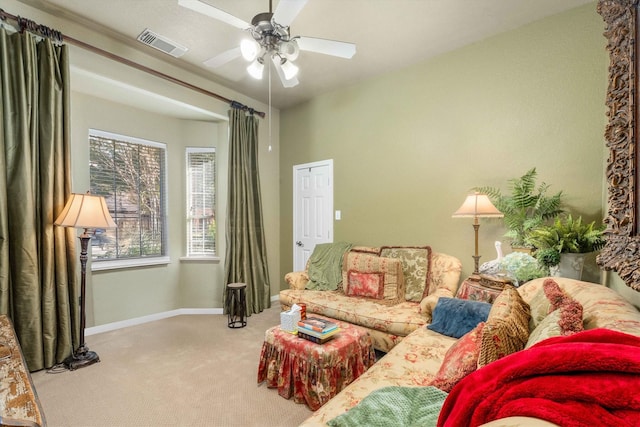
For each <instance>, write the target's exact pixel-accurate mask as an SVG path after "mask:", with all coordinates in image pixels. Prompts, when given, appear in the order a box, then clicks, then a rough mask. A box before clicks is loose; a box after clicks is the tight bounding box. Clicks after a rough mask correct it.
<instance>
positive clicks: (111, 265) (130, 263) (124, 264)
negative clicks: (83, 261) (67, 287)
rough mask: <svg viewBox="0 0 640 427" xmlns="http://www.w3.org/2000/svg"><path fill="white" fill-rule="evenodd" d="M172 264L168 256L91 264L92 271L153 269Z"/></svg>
mask: <svg viewBox="0 0 640 427" xmlns="http://www.w3.org/2000/svg"><path fill="white" fill-rule="evenodd" d="M170 262H171V259H170V258H169V257H168V256H164V257H153V258H135V259H119V260H114V261H95V262H92V263H91V271H105V270H119V269H124V268H136V267H151V266H154V265H167V264H169V263H170Z"/></svg>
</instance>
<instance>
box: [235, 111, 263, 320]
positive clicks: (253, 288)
mask: <svg viewBox="0 0 640 427" xmlns="http://www.w3.org/2000/svg"><path fill="white" fill-rule="evenodd" d="M229 133H230V135H229V203H228V214H227V230H226V234H227V251H226V258H225V278H226V283H246V285H247V290H246V296H247V314H248V315H249V316H250V315H251V313H260V312H261V311H262V310H264V309H265V308H269V307H270V306H271V291H270V290H271V285H270V284H269V272H268V268H267V249H266V245H265V239H264V223H263V220H262V202H261V198H260V179H259V177H258V175H259V173H258V119H257V118H256V117H255V116H254V115H253V114H247V112H246V111H245V110H244V109H242V108H236V107H234V106H233V105H232V108H231V110H229ZM226 291H227V290H226V286H225V288H224V299H223V300H224V301H226ZM225 310H227V307H225Z"/></svg>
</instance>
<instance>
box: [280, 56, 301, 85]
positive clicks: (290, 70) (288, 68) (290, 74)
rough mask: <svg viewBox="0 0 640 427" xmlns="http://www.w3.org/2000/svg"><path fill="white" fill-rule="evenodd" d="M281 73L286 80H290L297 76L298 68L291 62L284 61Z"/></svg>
mask: <svg viewBox="0 0 640 427" xmlns="http://www.w3.org/2000/svg"><path fill="white" fill-rule="evenodd" d="M282 72H283V73H284V78H285V79H286V80H291V79H292V78H294V77H295V76H297V75H298V67H297V66H296V65H295V64H294V63H293V62H291V61H287V60H286V59H285V60H284V61H283V63H282Z"/></svg>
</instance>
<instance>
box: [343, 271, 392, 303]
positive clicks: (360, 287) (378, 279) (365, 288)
mask: <svg viewBox="0 0 640 427" xmlns="http://www.w3.org/2000/svg"><path fill="white" fill-rule="evenodd" d="M346 294H347V295H349V296H356V297H367V298H374V299H382V298H384V273H362V272H360V271H355V270H349V271H348V273H347V290H346Z"/></svg>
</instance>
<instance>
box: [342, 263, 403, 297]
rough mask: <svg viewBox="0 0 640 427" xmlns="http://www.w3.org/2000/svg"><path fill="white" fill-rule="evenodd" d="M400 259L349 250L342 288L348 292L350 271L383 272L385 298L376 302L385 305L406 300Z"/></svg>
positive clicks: (344, 266)
mask: <svg viewBox="0 0 640 427" xmlns="http://www.w3.org/2000/svg"><path fill="white" fill-rule="evenodd" d="M401 264H402V263H401V261H400V260H399V259H394V258H385V257H381V256H378V255H377V254H370V253H367V252H360V251H354V250H352V251H349V252H348V253H347V255H346V256H345V257H344V259H343V266H342V289H343V292H344V293H345V294H346V293H347V286H348V284H349V271H351V270H353V271H358V272H361V273H377V274H383V276H382V277H383V282H384V285H383V286H384V290H383V295H384V296H383V297H382V298H383V299H376V302H378V303H380V304H385V305H394V304H397V303H398V302H400V301H402V300H404V280H403V276H402V265H401Z"/></svg>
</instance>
